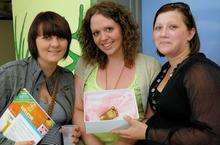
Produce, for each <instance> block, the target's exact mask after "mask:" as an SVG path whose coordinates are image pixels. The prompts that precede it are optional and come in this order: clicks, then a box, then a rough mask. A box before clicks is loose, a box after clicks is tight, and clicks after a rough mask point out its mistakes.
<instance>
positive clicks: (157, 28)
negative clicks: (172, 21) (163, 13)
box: [154, 26, 162, 31]
mask: <svg viewBox="0 0 220 145" xmlns="http://www.w3.org/2000/svg"><path fill="white" fill-rule="evenodd" d="M161 29H162V26H155V27H154V30H156V31H159V30H161Z"/></svg>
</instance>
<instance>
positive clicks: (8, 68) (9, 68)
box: [0, 59, 28, 75]
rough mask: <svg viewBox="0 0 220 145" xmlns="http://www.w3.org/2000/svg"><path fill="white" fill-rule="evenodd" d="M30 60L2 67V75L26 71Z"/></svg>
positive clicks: (0, 69)
mask: <svg viewBox="0 0 220 145" xmlns="http://www.w3.org/2000/svg"><path fill="white" fill-rule="evenodd" d="M27 64H28V60H27V59H23V60H15V61H11V62H8V63H6V64H4V65H2V66H1V67H0V75H1V74H2V73H12V72H14V71H16V72H17V73H19V72H22V71H24V68H25V67H26V66H27Z"/></svg>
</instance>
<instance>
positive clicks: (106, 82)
mask: <svg viewBox="0 0 220 145" xmlns="http://www.w3.org/2000/svg"><path fill="white" fill-rule="evenodd" d="M124 68H125V67H124V65H123V66H122V68H121V71H120V73H119V76H118V79H117V81H116V83H115V85H113V88H112V89H115V88H116V87H117V86H118V82H119V80H120V78H121V75H122V73H123V71H124ZM107 76H108V72H107V68H106V69H105V89H106V90H108V77H107Z"/></svg>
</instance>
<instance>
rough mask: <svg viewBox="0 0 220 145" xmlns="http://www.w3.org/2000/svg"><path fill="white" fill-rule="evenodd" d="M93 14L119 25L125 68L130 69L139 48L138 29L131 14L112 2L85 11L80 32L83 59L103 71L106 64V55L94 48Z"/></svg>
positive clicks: (102, 3) (96, 5)
mask: <svg viewBox="0 0 220 145" xmlns="http://www.w3.org/2000/svg"><path fill="white" fill-rule="evenodd" d="M95 14H101V15H103V16H104V17H106V18H111V19H112V20H114V21H115V22H116V23H117V24H119V25H120V27H121V30H122V37H123V40H122V46H123V54H124V61H125V66H126V67H128V68H131V67H132V66H133V65H134V63H135V59H136V56H137V53H138V49H139V46H140V33H139V27H138V25H137V24H136V23H135V21H134V20H133V18H132V16H131V13H130V12H129V11H128V10H127V9H126V8H125V7H123V6H122V5H119V4H116V3H114V2H107V1H106V2H101V3H98V4H95V5H93V6H92V7H91V8H89V9H88V10H87V12H86V15H85V18H84V19H83V24H82V27H81V31H80V44H81V46H82V57H83V59H84V60H85V61H86V62H87V63H88V64H91V65H93V64H95V63H98V64H99V66H100V68H101V69H104V68H105V67H106V64H107V62H108V58H107V55H106V54H105V53H104V52H102V51H101V50H100V49H99V48H98V47H97V46H96V44H95V42H94V40H93V35H92V31H91V29H90V21H91V17H92V16H93V15H95Z"/></svg>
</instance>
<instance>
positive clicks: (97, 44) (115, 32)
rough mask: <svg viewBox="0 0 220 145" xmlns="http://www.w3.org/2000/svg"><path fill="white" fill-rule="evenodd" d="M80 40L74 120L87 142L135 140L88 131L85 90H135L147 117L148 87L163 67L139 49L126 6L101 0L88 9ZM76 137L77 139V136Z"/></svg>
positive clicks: (137, 32)
mask: <svg viewBox="0 0 220 145" xmlns="http://www.w3.org/2000/svg"><path fill="white" fill-rule="evenodd" d="M80 44H81V46H82V57H81V58H80V60H79V62H78V64H77V67H76V71H75V74H76V77H75V83H76V96H77V97H76V102H75V110H74V123H75V124H78V125H80V127H81V134H82V138H83V140H84V142H85V144H93V145H94V144H96V145H97V144H108V145H109V144H120V145H122V144H132V142H130V141H129V140H127V139H126V140H124V139H123V138H120V137H119V136H117V135H115V134H111V133H99V134H86V132H85V127H84V122H83V111H84V110H83V93H84V92H94V91H101V90H114V89H123V88H128V89H130V90H131V91H133V92H134V94H135V98H136V101H137V105H138V112H139V116H140V120H141V119H143V118H144V114H145V108H146V104H147V103H146V102H147V96H148V90H149V86H150V84H151V82H152V81H153V80H154V78H155V76H156V75H157V74H158V72H159V70H160V65H159V63H158V62H157V61H156V60H155V59H154V58H152V57H150V56H146V55H143V54H140V53H138V49H139V46H140V34H139V28H138V25H137V24H136V23H135V22H134V21H133V19H132V17H131V13H130V12H129V11H128V10H127V9H125V7H123V6H121V5H119V4H116V3H113V2H101V3H98V4H96V5H94V6H92V7H91V8H90V9H88V11H87V12H86V16H85V18H84V20H83V24H82V28H81V33H80ZM75 139H76V141H77V140H78V138H77V136H76V138H75Z"/></svg>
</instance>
